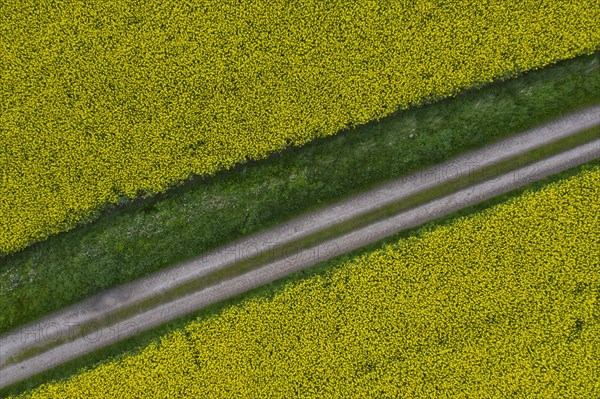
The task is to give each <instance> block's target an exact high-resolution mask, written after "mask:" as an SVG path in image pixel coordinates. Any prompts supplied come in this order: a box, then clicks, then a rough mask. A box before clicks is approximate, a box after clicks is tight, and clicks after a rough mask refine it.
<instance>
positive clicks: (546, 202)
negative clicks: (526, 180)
mask: <svg viewBox="0 0 600 399" xmlns="http://www.w3.org/2000/svg"><path fill="white" fill-rule="evenodd" d="M599 196H600V167H596V168H595V169H592V170H587V171H585V172H582V173H581V174H579V175H577V176H575V177H572V178H570V179H568V180H564V181H562V182H558V183H555V184H552V185H549V186H547V187H545V188H544V189H542V190H540V191H538V192H530V193H526V194H524V195H522V196H521V197H517V198H515V199H514V200H512V201H509V202H506V203H504V204H501V205H498V206H495V207H493V208H490V209H488V210H486V211H484V212H482V213H480V214H476V215H474V216H471V217H464V218H461V219H458V220H457V221H455V222H453V223H452V224H450V225H447V226H440V227H438V228H435V229H432V230H430V231H427V232H425V233H423V234H422V235H421V236H418V237H411V238H408V239H402V240H400V241H399V242H397V243H395V244H393V245H388V246H386V247H384V248H383V249H381V250H377V251H374V252H371V253H369V254H366V255H363V256H359V257H357V258H354V259H352V260H349V261H343V262H340V263H339V264H338V265H337V267H336V268H335V269H332V270H331V271H330V272H329V273H327V274H325V275H320V276H313V277H310V278H307V279H305V280H301V281H298V282H295V283H291V284H288V285H286V286H285V287H284V288H283V290H282V291H280V292H278V293H275V294H274V295H273V297H272V298H270V299H266V298H264V297H263V298H255V299H251V300H246V301H244V302H242V303H241V304H240V305H238V306H233V307H230V308H228V309H226V310H225V311H223V312H222V313H220V314H219V315H216V316H213V317H212V318H208V319H204V320H202V319H200V320H197V321H194V322H191V323H190V324H188V325H187V326H186V327H184V328H183V329H180V330H176V331H174V332H172V333H170V334H168V335H166V336H164V337H163V338H162V339H161V340H160V342H153V343H152V344H151V345H149V346H147V347H146V348H144V349H142V350H141V351H139V352H137V353H135V354H130V355H127V356H124V357H122V358H119V359H117V360H113V361H111V362H108V363H105V364H102V365H100V366H98V367H97V368H94V369H91V370H88V371H84V372H81V373H80V374H78V375H75V376H73V377H72V378H70V379H67V380H65V381H61V382H56V383H52V384H48V385H43V386H41V387H39V388H37V389H35V390H33V391H30V392H28V393H26V394H23V395H22V396H20V397H21V398H31V399H42V398H66V397H68V398H85V399H88V398H124V399H126V398H224V397H227V398H299V397H302V398H350V397H351V398H374V397H379V398H399V397H406V398H414V397H428V398H430V397H469V398H480V397H485V398H488V397H528V398H530V397H540V398H542V397H543V398H551V397H570V398H584V397H585V398H588V397H593V396H594V395H593V392H597V389H598V381H597V378H596V376H597V370H598V368H599V367H600V359H599V358H598V356H597V354H598V351H599V350H600V273H598V271H599V270H600V262H599V259H600V248H599V246H598V239H599V236H598V235H599V232H600V219H599V217H598V215H600V203H599V202H598V201H597V198H598V197H599ZM594 390H595V391H594Z"/></svg>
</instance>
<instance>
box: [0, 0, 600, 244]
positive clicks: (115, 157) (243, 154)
mask: <svg viewBox="0 0 600 399" xmlns="http://www.w3.org/2000/svg"><path fill="white" fill-rule="evenodd" d="M599 13H600V10H599V9H598V7H597V5H596V2H594V1H581V2H564V1H554V0H543V1H532V0H529V1H520V2H506V1H503V0H502V1H501V0H489V1H485V2H474V1H467V0H464V1H455V2H443V3H442V4H439V6H436V7H434V5H433V3H432V2H429V1H424V0H423V1H417V2H414V3H411V4H410V5H409V4H407V3H405V2H401V1H393V2H389V3H385V4H379V3H376V2H373V1H367V0H361V1H359V2H344V1H334V2H327V4H323V2H320V1H309V2H305V3H302V5H301V6H300V5H299V4H295V3H291V2H285V1H276V2H273V1H269V2H267V1H253V2H249V3H247V5H245V6H243V7H240V6H234V5H233V4H231V3H230V2H224V1H221V0H219V1H211V2H209V3H208V4H204V3H200V2H197V3H196V2H189V3H186V4H180V3H175V2H157V1H150V2H144V3H143V4H142V5H138V6H129V5H126V4H125V3H122V2H116V1H110V2H99V1H94V2H91V3H90V2H87V3H86V4H85V5H83V4H82V3H80V2H78V1H75V0H71V1H69V2H67V3H65V4H64V5H62V6H57V5H55V4H53V3H51V2H50V1H40V2H33V3H29V2H19V1H12V2H9V4H5V6H3V7H2V9H1V11H0V21H1V22H2V23H1V24H0V38H1V39H0V57H1V58H0V62H1V64H0V67H1V68H2V70H3V73H2V75H1V76H0V87H1V88H2V89H0V103H1V104H2V106H3V112H2V114H1V115H0V129H1V130H0V135H1V138H2V140H1V141H0V145H1V146H2V147H1V151H0V172H1V173H2V176H1V180H0V181H2V186H1V187H0V189H1V191H0V196H1V197H2V201H1V202H0V252H3V253H11V252H15V251H18V250H20V249H23V248H25V247H26V246H28V245H29V244H31V243H32V242H36V241H39V240H43V239H45V238H47V237H48V236H50V235H52V234H55V233H58V232H62V231H66V230H69V229H71V228H73V227H74V226H76V225H77V224H80V223H85V222H89V221H91V220H93V219H94V218H95V217H96V216H97V214H98V212H99V211H100V210H102V209H104V208H105V207H106V205H107V204H109V203H112V204H115V203H123V202H128V201H129V200H130V199H132V198H136V197H143V196H151V195H153V194H156V193H158V192H163V191H164V190H166V189H167V188H169V187H171V186H173V185H174V184H176V183H177V182H181V181H183V180H185V179H187V178H189V177H190V176H192V175H206V174H214V173H215V172H216V171H218V170H223V169H228V168H231V167H233V166H234V165H236V164H238V163H240V162H244V161H246V160H249V159H261V158H264V157H266V156H267V155H268V154H270V153H272V152H273V151H277V150H281V149H283V148H285V147H288V146H294V145H302V144H305V143H307V142H309V141H311V140H313V139H315V138H318V137H324V136H330V135H333V134H335V133H337V132H339V131H340V130H342V129H344V128H347V127H353V126H357V125H360V124H363V123H366V122H369V121H373V120H377V119H380V118H382V117H384V116H386V115H389V114H391V113H392V112H394V111H396V110H399V109H406V108H409V107H411V106H415V105H419V104H423V103H426V102H430V101H433V100H438V99H441V98H446V97H449V96H453V95H455V94H456V93H458V92H460V91H462V90H464V89H466V88H469V87H480V86H482V85H484V84H487V83H490V82H492V81H494V80H499V79H505V78H508V77H511V76H516V75H517V74H519V73H520V72H524V71H528V70H533V69H537V68H540V67H543V66H547V65H549V64H552V63H555V62H557V61H559V60H563V59H567V58H572V57H574V56H577V55H581V54H590V53H592V52H594V51H595V50H597V49H598V47H599V45H600V32H599V31H598V30H597V29H595V28H594V26H596V25H597V21H598V20H599V19H600V15H599Z"/></svg>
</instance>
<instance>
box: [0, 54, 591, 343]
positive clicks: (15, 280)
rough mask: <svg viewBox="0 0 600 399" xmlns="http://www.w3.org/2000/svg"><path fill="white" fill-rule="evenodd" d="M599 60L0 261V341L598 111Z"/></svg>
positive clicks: (295, 154)
mask: <svg viewBox="0 0 600 399" xmlns="http://www.w3.org/2000/svg"><path fill="white" fill-rule="evenodd" d="M599 60H600V53H596V54H594V55H591V56H585V57H579V58H577V59H573V60H569V61H565V62H562V63H560V64H558V65H555V66H552V67H548V68H545V69H543V70H539V71H533V72H530V73H528V74H525V75H523V76H521V77H519V78H517V79H514V80H511V81H507V82H503V83H497V84H493V85H489V86H487V87H485V88H483V89H481V90H479V91H477V90H471V91H469V92H467V93H464V94H462V95H460V96H458V97H456V98H454V99H449V100H444V101H441V102H437V103H434V104H430V105H426V106H422V107H419V108H416V109H412V110H409V111H402V112H398V113H396V114H395V115H393V116H391V117H388V118H385V119H383V120H381V121H379V122H374V123H370V124H367V125H364V126H360V127H357V128H356V129H354V130H349V131H346V132H342V133H341V134H339V135H337V136H333V137H329V138H325V139H319V140H316V141H315V142H313V143H309V144H308V145H306V146H304V147H301V148H290V149H288V150H285V151H283V152H281V153H279V154H274V155H273V156H271V157H270V158H268V159H266V160H263V161H256V162H249V163H246V164H243V165H239V166H238V167H236V168H234V169H233V170H231V171H228V172H223V173H220V174H217V175H216V176H214V177H211V178H198V179H195V180H193V181H190V182H188V183H187V184H185V185H183V186H181V187H179V188H176V189H174V190H172V191H170V192H169V193H168V194H165V195H160V196H157V197H155V198H153V199H150V200H144V201H138V202H136V203H134V204H124V205H122V206H120V207H116V208H114V209H112V210H111V211H109V212H106V213H105V214H104V215H103V216H101V217H100V218H99V219H98V220H97V221H96V222H94V223H91V224H89V225H87V226H83V227H80V228H77V229H75V230H73V231H72V232H69V233H67V234H62V235H58V236H55V237H52V238H50V239H49V240H47V241H46V242H42V243H39V244H36V245H34V246H32V247H30V248H27V249H26V250H24V251H22V252H20V253H16V254H13V255H9V256H5V257H4V258H2V259H0V308H1V309H2V310H3V311H2V313H1V314H0V332H6V331H8V330H9V329H11V328H14V327H16V326H18V325H21V324H23V323H26V322H28V321H31V320H34V319H36V318H39V317H41V316H43V315H45V314H47V313H49V312H51V311H54V310H57V309H60V308H63V307H65V306H67V305H69V304H72V303H74V302H77V301H79V300H81V299H83V298H85V297H87V296H89V295H92V294H94V293H97V292H99V291H101V290H103V289H105V288H109V287H112V286H115V285H118V284H122V283H125V282H127V281H131V280H133V279H136V278H139V277H141V276H144V275H146V274H149V273H152V272H154V271H157V270H160V269H162V268H164V267H167V266H170V265H172V264H174V263H176V262H179V261H182V260H185V259H188V258H191V257H193V256H196V255H199V254H201V253H203V252H205V251H208V250H210V249H213V248H215V247H217V246H219V245H221V244H223V243H225V242H228V241H230V240H233V239H236V238H239V237H241V236H243V235H246V234H248V233H251V232H255V231H258V230H260V229H263V228H265V227H268V226H271V225H273V224H276V223H279V222H281V221H284V220H286V219H288V218H290V217H292V216H295V215H297V214H299V213H302V212H305V211H308V210H310V209H313V208H315V207H318V206H320V205H322V204H325V203H330V202H332V201H334V200H338V199H341V198H343V197H345V196H347V195H350V194H352V193H355V192H357V191H362V190H364V189H367V188H369V187H371V186H373V185H375V184H377V183H381V182H383V181H385V180H388V179H393V178H398V177H400V176H402V175H404V174H406V173H408V172H411V171H414V170H416V169H418V168H421V167H424V166H426V165H430V164H433V163H436V162H439V161H442V160H444V159H447V158H449V157H451V156H453V155H456V154H457V153H459V152H462V151H464V150H467V149H471V148H475V147H478V146H481V145H484V144H486V143H489V142H491V141H494V140H496V139H498V138H500V137H503V136H506V135H509V134H511V133H515V132H519V131H522V130H524V129H527V128H530V127H533V126H535V125H538V124H539V123H541V122H544V121H547V120H549V119H554V118H556V117H558V116H560V115H561V114H566V113H569V112H572V111H574V110H576V109H579V108H581V107H584V106H587V105H591V104H594V103H596V102H598V100H599V99H598V95H597V93H598V92H600V69H599Z"/></svg>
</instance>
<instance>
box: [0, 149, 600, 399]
mask: <svg viewBox="0 0 600 399" xmlns="http://www.w3.org/2000/svg"><path fill="white" fill-rule="evenodd" d="M598 166H600V160H595V161H592V162H589V163H587V164H584V165H581V166H578V167H576V168H573V169H570V170H567V171H564V172H561V173H559V174H556V175H553V176H550V177H548V178H546V179H543V180H541V181H538V182H535V183H531V184H528V185H527V186H525V187H521V188H519V189H516V190H513V191H511V192H508V193H505V194H503V195H501V196H498V197H495V198H492V199H490V200H487V201H485V202H482V203H480V204H478V205H476V206H472V207H469V208H465V209H462V210H460V211H458V212H455V213H453V214H450V215H447V216H445V217H443V218H440V219H438V220H435V221H432V222H429V223H426V224H424V225H422V226H420V227H418V228H414V229H409V230H405V231H403V232H401V233H399V234H396V235H394V236H390V237H388V238H386V239H385V240H382V241H379V242H377V243H374V244H371V245H368V246H365V247H362V248H360V249H357V250H355V251H352V252H349V253H347V254H344V255H341V256H339V257H336V258H333V259H330V260H328V261H326V262H322V263H320V264H318V265H316V266H314V267H312V268H310V269H307V270H304V271H301V272H297V273H294V274H291V275H289V276H287V277H285V278H283V279H280V280H278V281H276V282H273V283H270V284H267V285H265V286H263V287H260V288H258V289H255V290H252V291H250V292H247V293H244V294H241V295H239V296H237V297H234V298H231V299H229V300H227V301H223V302H220V303H218V304H215V305H212V306H209V307H206V308H204V309H201V310H199V311H198V312H195V313H193V314H190V315H188V316H186V317H184V318H181V319H179V320H176V321H173V322H170V323H167V324H165V325H163V326H161V327H159V328H157V329H153V330H151V331H147V332H144V333H141V334H138V335H136V336H133V337H130V338H128V339H126V340H124V341H121V342H118V343H116V344H113V345H111V346H109V347H106V348H103V349H101V350H98V351H96V352H93V353H90V354H88V355H85V356H83V357H81V358H79V359H76V360H73V361H71V362H68V363H66V364H64V365H62V366H59V367H56V368H54V369H52V370H49V371H46V372H44V373H41V374H39V375H37V376H34V377H32V378H30V379H28V380H26V381H23V382H21V383H18V384H15V385H13V386H10V387H6V388H4V389H2V390H0V397H5V396H8V395H16V394H18V393H21V392H24V391H25V390H29V389H32V388H34V387H36V386H38V385H40V384H42V383H45V382H49V381H53V380H54V381H55V380H58V379H62V378H67V377H69V376H71V375H73V374H76V373H78V372H80V371H82V370H83V369H84V368H92V367H96V366H98V365H99V364H101V363H106V362H109V361H112V360H114V359H116V358H118V357H121V356H127V355H130V354H133V353H136V352H137V351H139V350H141V349H142V348H144V347H145V346H147V345H148V344H149V343H150V342H152V341H157V340H160V337H161V336H163V335H166V334H168V333H169V332H171V331H174V330H176V329H180V328H182V327H184V326H185V325H186V324H188V323H189V322H191V321H192V320H196V319H198V318H208V317H213V316H216V315H218V314H219V312H221V311H222V310H223V309H225V308H227V307H229V306H235V305H239V304H240V303H241V302H243V301H245V300H249V299H251V298H256V297H263V298H264V297H266V298H270V297H272V296H273V295H275V294H277V293H278V292H281V291H282V290H283V289H284V287H285V286H286V285H287V284H289V283H293V282H295V281H298V280H300V279H304V278H307V277H310V276H314V275H321V276H323V277H325V276H326V274H329V273H332V272H334V271H335V270H336V268H337V267H339V265H340V264H341V263H342V262H343V261H345V260H349V259H352V258H354V257H357V256H360V255H363V254H366V253H368V252H371V251H374V250H377V249H381V248H382V247H383V246H385V245H386V244H390V243H394V242H397V241H398V240H399V239H401V238H406V237H409V236H419V235H422V234H423V233H424V232H426V231H430V230H432V229H434V228H436V227H439V226H440V225H442V224H450V223H452V222H454V221H455V220H456V219H457V218H459V217H463V216H467V215H472V214H475V213H477V212H480V211H482V210H484V209H487V208H489V207H492V206H494V205H497V204H499V203H502V202H505V201H507V200H509V199H511V198H514V197H517V196H520V195H522V194H523V193H524V192H526V191H536V190H540V189H541V188H543V187H544V186H546V185H547V184H550V183H553V182H558V181H560V180H563V179H568V178H569V177H572V176H574V175H576V174H578V173H581V172H582V171H583V170H587V169H592V168H594V167H598Z"/></svg>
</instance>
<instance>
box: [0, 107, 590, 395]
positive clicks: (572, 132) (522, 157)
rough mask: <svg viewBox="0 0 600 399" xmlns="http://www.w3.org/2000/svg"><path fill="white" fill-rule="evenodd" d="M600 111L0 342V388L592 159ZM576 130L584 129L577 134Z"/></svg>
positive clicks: (137, 284)
mask: <svg viewBox="0 0 600 399" xmlns="http://www.w3.org/2000/svg"><path fill="white" fill-rule="evenodd" d="M599 125H600V106H596V107H593V108H590V109H587V110H584V111H581V112H578V113H576V114H573V115H570V116H567V117H564V118H561V119H559V120H556V121H554V122H552V123H549V124H546V125H544V126H541V127H538V128H536V129H532V130H529V131H526V132H524V133H521V134H518V135H515V136H513V137H511V138H509V139H506V140H503V141H500V142H497V143H495V144H492V145H489V146H487V147H484V148H481V149H478V150H476V151H472V152H469V153H466V154H464V155H462V156H460V157H458V158H455V159H453V160H451V161H448V162H445V163H443V164H440V165H437V166H434V167H431V168H428V169H425V170H423V171H420V172H417V173H414V174H412V175H410V176H407V177H406V178H403V179H400V180H397V181H393V182H390V183H388V184H385V185H383V186H381V187H379V188H376V189H374V190H371V191H369V192H366V193H363V194H361V195H358V196H355V197H352V198H348V199H346V200H345V201H342V202H340V203H337V204H334V205H332V206H328V207H325V208H323V209H320V210H318V211H316V212H313V213H310V214H307V215H305V216H302V217H300V218H297V219H294V220H292V221H290V222H288V223H285V224H284V225H281V226H278V227H275V228H272V229H269V230H266V231H264V232H262V233H259V234H254V235H252V236H249V237H247V238H245V239H242V240H239V241H237V242H234V243H232V244H230V245H227V246H225V247H223V248H221V249H219V250H216V251H213V252H211V253H208V254H205V255H203V256H201V257H198V258H196V259H193V260H190V261H188V262H185V263H183V264H180V265H177V266H174V267H172V268H169V269H167V270H164V271H162V272H160V273H157V274H154V275H151V276H148V277H145V278H143V279H140V280H137V281H134V282H132V283H129V284H126V285H124V286H121V287H117V288H114V289H111V290H108V291H106V292H104V293H101V294H99V295H95V296H93V297H91V298H88V299H87V300H85V301H83V302H81V303H79V304H76V305H73V306H71V307H69V308H66V309H64V310H62V311H59V312H57V313H54V314H52V315H49V316H48V317H46V318H44V319H42V320H40V321H38V322H36V323H31V324H29V325H26V326H23V327H21V328H18V329H16V330H14V331H12V332H11V333H9V334H6V335H4V336H2V337H0V388H2V387H5V386H8V385H11V384H13V383H15V382H18V381H20V380H23V379H26V378H28V377H30V376H32V375H35V374H37V373H39V372H42V371H44V370H47V369H50V368H52V367H55V366H58V365H60V364H62V363H64V362H66V361H68V360H71V359H74V358H76V357H79V356H81V355H84V354H86V353H89V352H91V351H93V350H96V349H99V348H102V347H104V346H107V345H110V344H112V343H114V342H117V341H119V340H122V339H125V338H127V337H129V336H131V335H133V334H136V333H138V332H141V331H146V330H148V329H151V328H153V327H156V326H158V325H160V324H163V323H165V322H168V321H170V320H174V319H176V318H178V317H181V316H184V315H186V314H189V313H191V312H193V311H195V310H198V309H200V308H202V307H205V306H207V305H210V304H213V303H216V302H218V301H221V300H224V299H227V298H230V297H233V296H235V295H238V294H240V293H243V292H246V291H248V290H251V289H253V288H256V287H259V286H261V285H263V284H266V283H268V282H271V281H274V280H277V279H279V278H281V277H284V276H286V275H288V274H290V273H293V272H295V271H298V270H301V269H304V268H308V267H310V266H313V265H315V264H317V263H319V262H321V261H324V260H326V259H329V258H331V257H334V256H337V255H340V254H343V253H346V252H349V251H352V250H354V249H356V248H359V247H362V246H364V245H367V244H370V243H374V242H376V241H379V240H381V239H382V238H385V237H387V236H389V235H392V234H394V233H397V232H399V231H401V230H404V229H408V228H412V227H415V226H418V225H421V224H423V223H425V222H428V221H431V220H435V219H436V218H439V217H441V216H444V215H446V214H449V213H452V212H454V211H456V210H459V209H461V208H465V207H468V206H471V205H474V204H477V203H479V202H481V201H484V200H486V199H489V198H492V197H494V196H496V195H499V194H501V193H504V192H507V191H510V190H512V189H515V188H518V187H521V186H523V185H525V184H527V183H530V182H533V181H536V180H539V179H543V178H544V177H547V176H549V175H551V174H554V173H557V172H560V171H562V170H565V169H568V168H571V167H574V166H576V165H579V164H581V163H584V162H587V161H589V160H592V159H595V158H598V157H600V138H599V136H600V134H599V133H598V129H596V130H595V131H594V132H592V133H591V134H590V131H589V130H588V129H590V128H593V127H598V126H599ZM581 132H587V133H586V134H585V135H582V133H581Z"/></svg>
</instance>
